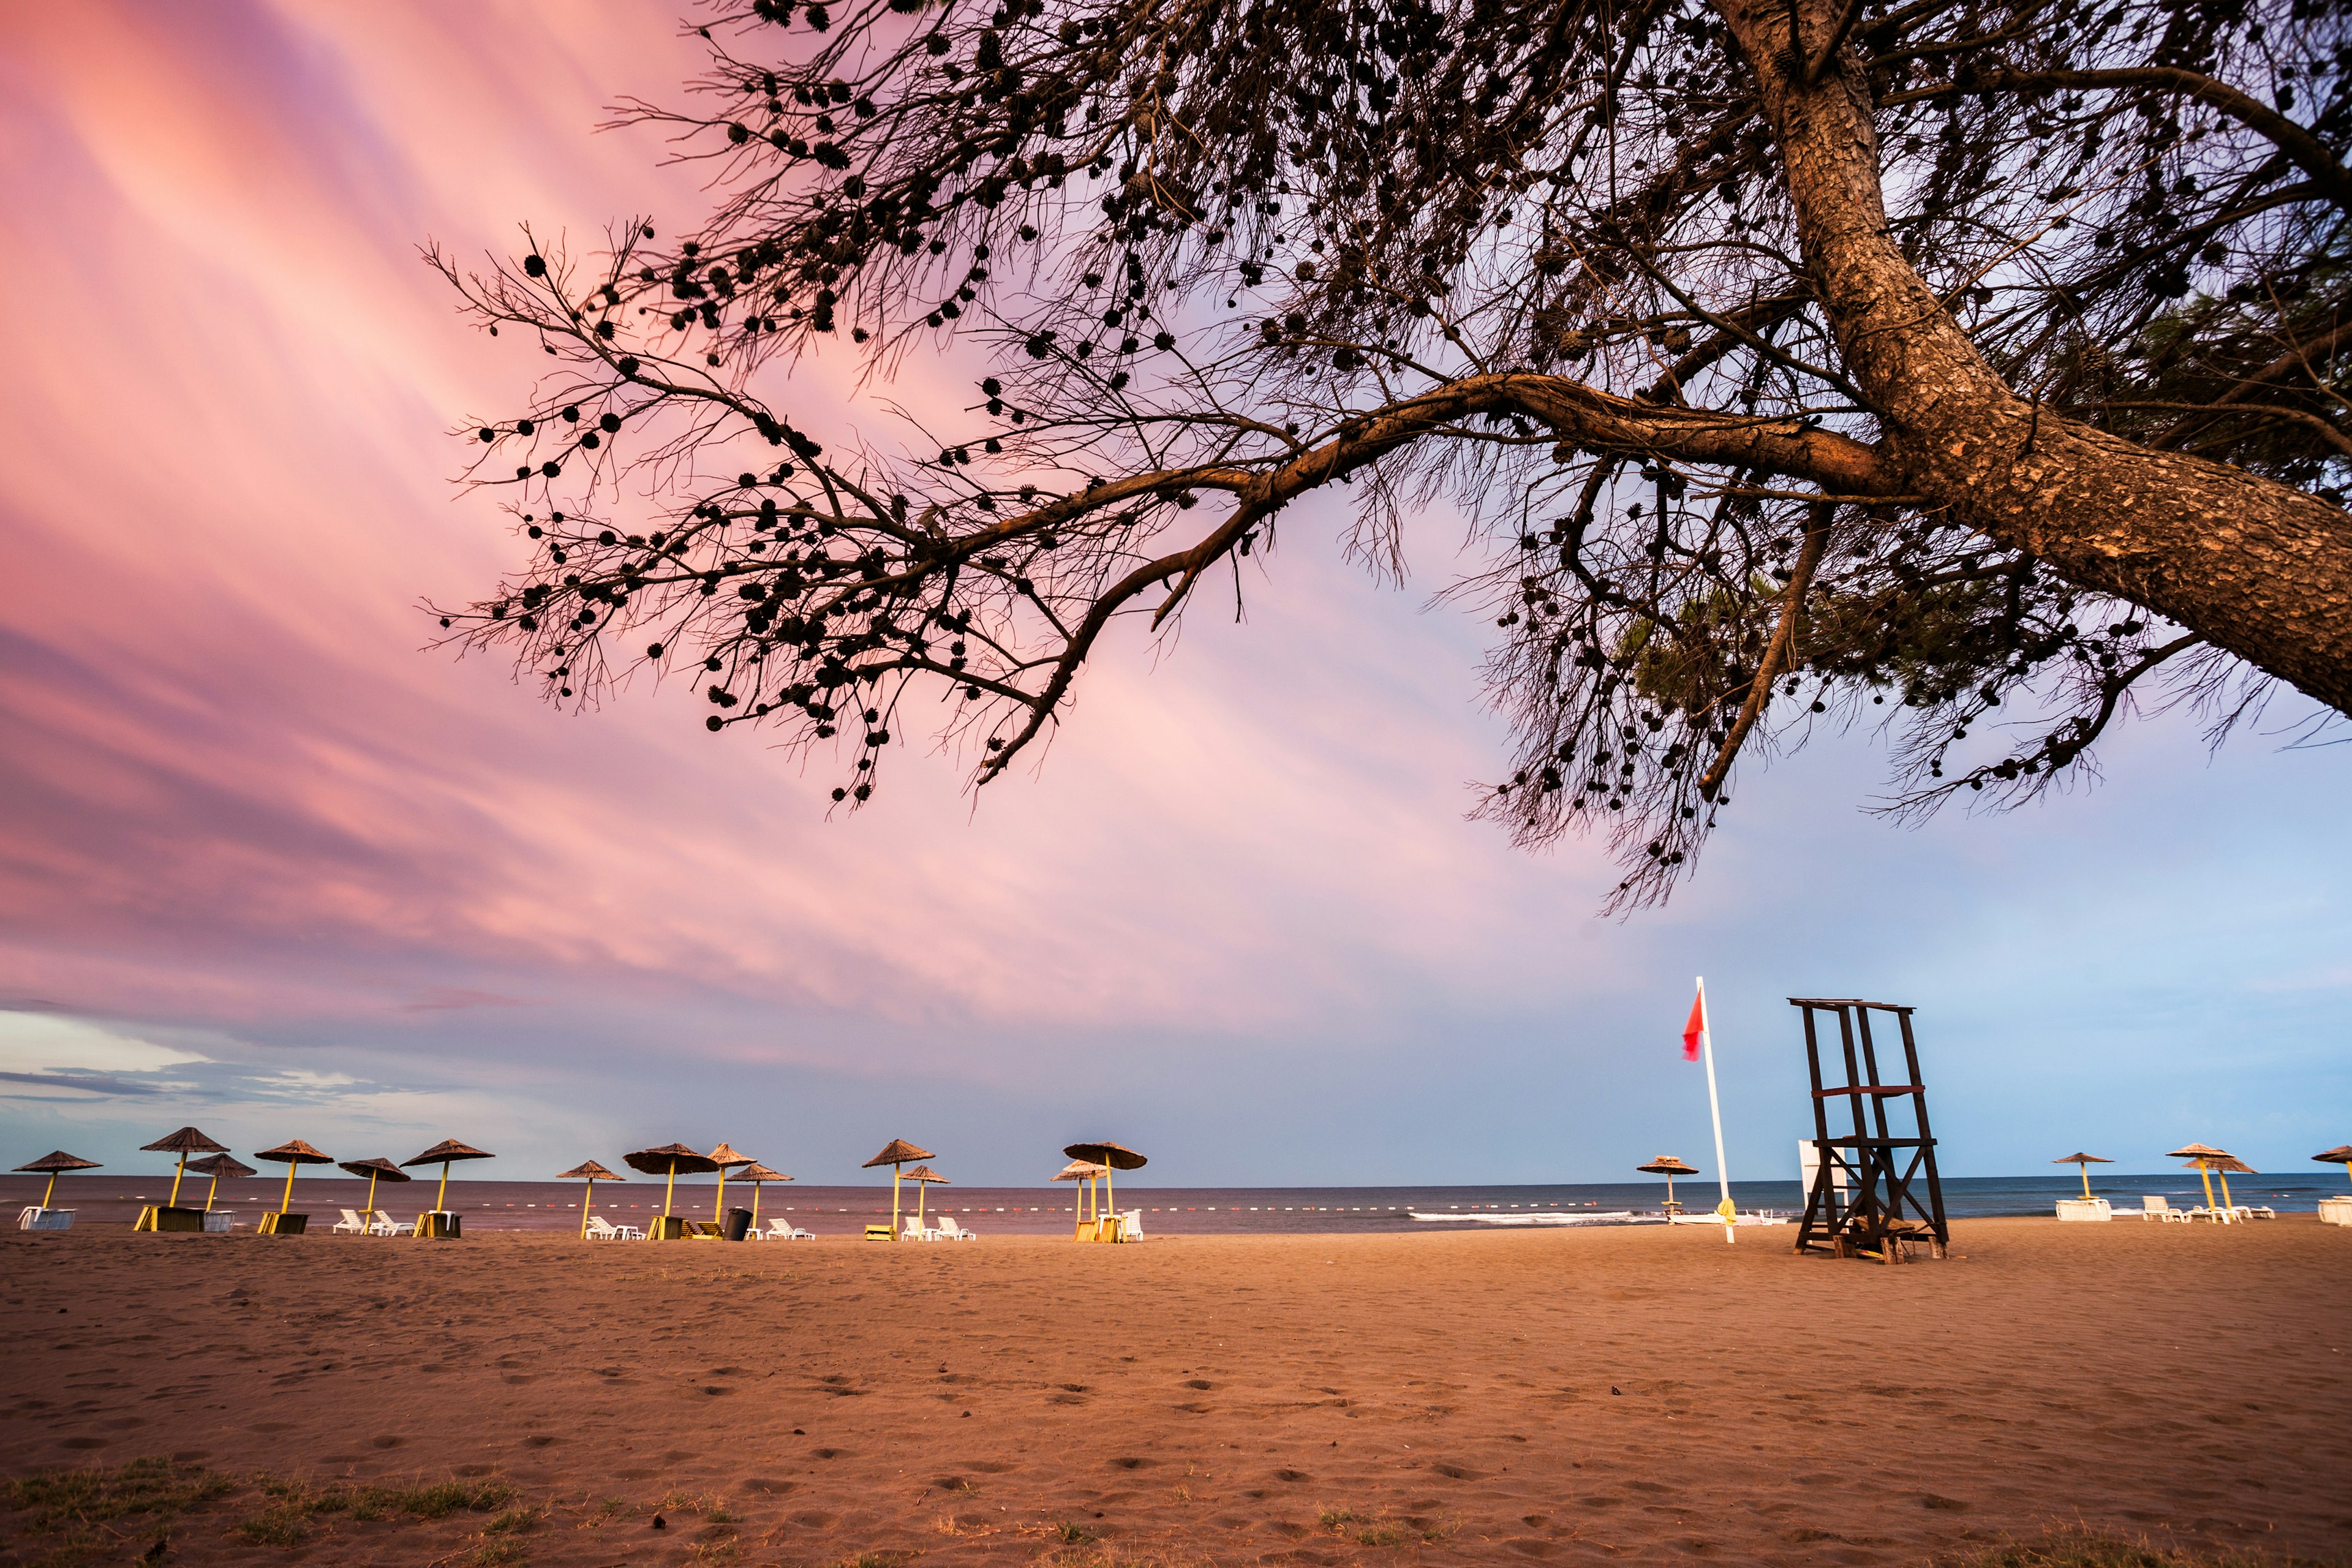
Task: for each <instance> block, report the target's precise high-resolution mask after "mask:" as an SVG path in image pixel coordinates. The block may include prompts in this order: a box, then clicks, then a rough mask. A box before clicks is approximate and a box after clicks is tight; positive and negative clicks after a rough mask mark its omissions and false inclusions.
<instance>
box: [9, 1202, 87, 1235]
mask: <svg viewBox="0 0 2352 1568" xmlns="http://www.w3.org/2000/svg"><path fill="white" fill-rule="evenodd" d="M73 1216H74V1212H73V1210H71V1209H45V1208H43V1207H42V1206H41V1205H38V1204H35V1205H32V1206H31V1207H29V1208H27V1209H25V1210H24V1211H23V1212H22V1213H20V1214H18V1215H16V1228H17V1229H18V1230H71V1229H72V1228H73Z"/></svg>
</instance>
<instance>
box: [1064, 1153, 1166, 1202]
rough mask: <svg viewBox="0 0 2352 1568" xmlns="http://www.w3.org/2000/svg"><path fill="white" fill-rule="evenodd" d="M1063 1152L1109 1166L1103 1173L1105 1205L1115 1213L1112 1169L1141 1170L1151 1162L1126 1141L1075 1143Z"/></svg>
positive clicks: (1076, 1157)
mask: <svg viewBox="0 0 2352 1568" xmlns="http://www.w3.org/2000/svg"><path fill="white" fill-rule="evenodd" d="M1062 1152H1063V1153H1065V1154H1066V1155H1068V1156H1069V1157H1070V1158H1071V1159H1073V1160H1088V1161H1092V1162H1093V1163H1096V1164H1097V1165H1101V1166H1105V1167H1107V1168H1106V1169H1105V1170H1104V1172H1103V1173H1102V1184H1103V1207H1104V1208H1106V1209H1109V1210H1111V1212H1113V1213H1116V1212H1117V1210H1116V1209H1115V1208H1113V1206H1112V1205H1113V1204H1114V1201H1115V1199H1114V1194H1113V1193H1112V1191H1111V1180H1110V1173H1111V1171H1113V1170H1119V1171H1140V1170H1141V1169H1143V1167H1144V1166H1146V1165H1148V1164H1150V1163H1151V1162H1150V1161H1149V1160H1146V1159H1145V1158H1144V1157H1143V1156H1142V1155H1140V1154H1139V1153H1137V1152H1135V1151H1134V1150H1132V1149H1130V1148H1129V1147H1128V1146H1127V1145H1126V1144H1124V1143H1112V1142H1100V1143H1073V1144H1071V1145H1070V1146H1069V1147H1068V1148H1066V1149H1064V1150H1063V1151H1062Z"/></svg>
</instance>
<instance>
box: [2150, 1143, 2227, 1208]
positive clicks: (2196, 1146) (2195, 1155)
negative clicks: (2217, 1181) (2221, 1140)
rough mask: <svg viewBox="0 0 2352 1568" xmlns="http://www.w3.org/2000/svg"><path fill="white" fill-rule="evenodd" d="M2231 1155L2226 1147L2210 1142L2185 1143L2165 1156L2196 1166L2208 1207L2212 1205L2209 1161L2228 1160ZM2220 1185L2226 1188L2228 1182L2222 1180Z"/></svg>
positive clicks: (2211, 1170)
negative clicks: (2214, 1145)
mask: <svg viewBox="0 0 2352 1568" xmlns="http://www.w3.org/2000/svg"><path fill="white" fill-rule="evenodd" d="M2233 1157H2234V1156H2232V1155H2231V1152H2229V1151H2228V1150H2227V1149H2216V1148H2214V1147H2213V1146H2212V1145H2211V1144H2210V1143H2189V1144H2186V1145H2184V1146H2182V1147H2180V1148H2179V1149H2175V1150H2174V1151H2172V1152H2171V1153H2169V1154H2167V1155H2166V1156H2165V1158H2166V1159H2168V1160H2186V1161H2188V1162H2189V1164H2190V1165H2193V1166H2195V1167H2196V1168H2197V1174H2198V1176H2199V1178H2200V1180H2202V1181H2203V1182H2204V1184H2205V1206H2206V1207H2207V1208H2209V1209H2210V1208H2211V1207H2212V1206H2213V1166H2212V1164H2211V1162H2213V1161H2215V1160H2228V1159H2231V1158H2233ZM2221 1185H2222V1188H2223V1190H2224V1191H2226V1190H2228V1187H2229V1183H2227V1182H2224V1183H2222V1184H2221Z"/></svg>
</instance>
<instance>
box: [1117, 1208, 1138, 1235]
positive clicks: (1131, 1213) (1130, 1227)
mask: <svg viewBox="0 0 2352 1568" xmlns="http://www.w3.org/2000/svg"><path fill="white" fill-rule="evenodd" d="M1118 1238H1119V1239H1120V1240H1121V1241H1141V1240H1142V1239H1143V1211H1142V1210H1141V1209H1129V1210H1128V1211H1127V1212H1126V1213H1125V1214H1123V1215H1119V1216H1118Z"/></svg>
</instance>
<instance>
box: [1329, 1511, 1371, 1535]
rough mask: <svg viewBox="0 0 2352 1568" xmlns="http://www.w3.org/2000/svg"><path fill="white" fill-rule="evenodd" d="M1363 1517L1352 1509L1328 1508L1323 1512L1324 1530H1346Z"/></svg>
mask: <svg viewBox="0 0 2352 1568" xmlns="http://www.w3.org/2000/svg"><path fill="white" fill-rule="evenodd" d="M1363 1517H1364V1516H1363V1515H1362V1514H1360V1513H1358V1512H1357V1511H1356V1510H1354V1509H1352V1508H1327V1509H1325V1510H1323V1528H1324V1529H1326V1530H1344V1529H1346V1528H1347V1527H1348V1526H1349V1525H1351V1524H1355V1523H1358V1522H1359V1521H1361V1520H1362V1519H1363Z"/></svg>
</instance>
